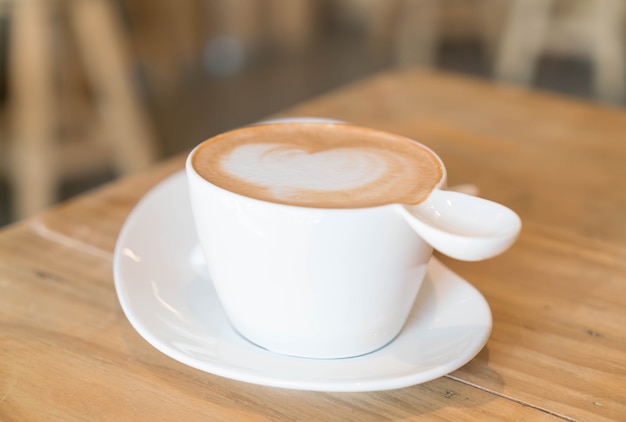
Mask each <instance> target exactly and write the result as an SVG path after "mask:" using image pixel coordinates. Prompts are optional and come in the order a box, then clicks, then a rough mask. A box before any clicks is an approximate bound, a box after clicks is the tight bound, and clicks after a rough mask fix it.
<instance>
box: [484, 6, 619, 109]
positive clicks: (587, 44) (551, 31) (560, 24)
mask: <svg viewBox="0 0 626 422" xmlns="http://www.w3.org/2000/svg"><path fill="white" fill-rule="evenodd" d="M625 13H626V2H624V1H623V0H567V1H564V2H559V1H557V0H512V3H511V8H510V11H509V16H508V20H507V23H506V25H505V30H504V33H503V37H502V43H501V45H500V49H499V53H498V55H497V57H496V61H495V71H494V73H495V76H496V77H497V78H498V79H501V80H505V81H511V82H516V83H519V84H529V83H530V82H531V81H532V79H533V77H534V75H535V72H536V70H537V65H538V62H539V59H540V58H541V56H542V55H543V54H545V53H548V54H555V55H561V56H566V57H578V58H584V59H588V60H590V61H591V64H592V66H593V71H594V73H593V86H594V92H595V95H596V96H597V97H598V98H599V99H602V100H606V101H610V102H624V99H626V39H625V34H624V26H625V24H626V20H625Z"/></svg>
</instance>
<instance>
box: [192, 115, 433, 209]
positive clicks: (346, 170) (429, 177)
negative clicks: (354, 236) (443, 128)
mask: <svg viewBox="0 0 626 422" xmlns="http://www.w3.org/2000/svg"><path fill="white" fill-rule="evenodd" d="M192 163H193V167H194V168H195V169H196V171H197V172H198V173H199V174H200V175H201V176H202V177H203V178H204V179H206V180H208V181H209V182H211V183H212V184H214V185H217V186H219V187H221V188H224V189H226V190H229V191H231V192H235V193H238V194H241V195H245V196H248V197H252V198H256V199H260V200H263V201H269V202H276V203H282V204H287V205H297V206H306V207H318V208H362V207H372V206H378V205H385V204H391V203H405V204H416V203H419V202H421V201H423V200H424V199H425V198H426V197H427V196H428V195H429V193H430V192H431V191H432V190H433V189H434V188H435V186H436V185H437V184H438V183H439V182H440V181H441V178H442V177H443V168H442V164H441V162H440V161H439V160H438V159H437V157H436V156H435V155H434V154H433V153H432V152H431V151H430V150H428V149H427V148H425V147H423V146H422V145H420V144H418V143H416V142H414V141H412V140H410V139H408V138H404V137H401V136H397V135H392V134H388V133H384V132H379V131H376V130H372V129H367V128H361V127H357V126H351V125H345V124H320V123H310V124H303V123H277V124H265V125H258V126H250V127H246V128H242V129H238V130H234V131H231V132H227V133H225V134H222V135H218V136H216V137H214V138H211V139H209V140H207V141H205V142H204V143H203V144H201V145H200V146H199V147H198V149H197V150H196V152H195V154H194V156H193V161H192Z"/></svg>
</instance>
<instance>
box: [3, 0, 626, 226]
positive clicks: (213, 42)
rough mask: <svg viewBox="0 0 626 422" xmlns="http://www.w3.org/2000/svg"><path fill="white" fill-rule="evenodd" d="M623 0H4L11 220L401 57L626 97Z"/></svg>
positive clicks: (572, 92)
mask: <svg viewBox="0 0 626 422" xmlns="http://www.w3.org/2000/svg"><path fill="white" fill-rule="evenodd" d="M625 3H626V0H177V1H172V0H0V226H1V225H4V224H8V223H10V222H12V221H15V220H18V219H20V218H23V217H25V216H28V215H31V214H33V213H36V212H37V211H39V210H41V209H43V208H45V207H47V206H50V205H51V204H53V203H55V202H57V201H59V200H62V199H67V198H70V197H72V196H74V195H77V194H79V193H81V192H83V191H85V190H88V189H91V188H93V187H96V186H98V185H100V184H102V183H105V182H108V181H110V180H113V179H115V178H116V177H119V176H122V175H125V174H129V173H132V172H136V171H140V170H141V169H143V168H145V167H147V166H149V165H150V164H151V163H153V162H156V161H159V160H163V159H166V158H167V157H170V156H172V155H175V154H178V153H182V152H183V151H186V150H188V149H189V148H191V147H192V146H193V145H195V144H197V143H199V142H200V141H202V140H204V139H205V138H207V137H210V136H212V135H214V134H216V133H219V132H221V131H224V130H227V129H230V128H233V127H235V126H238V125H243V124H247V123H250V122H252V121H255V120H258V119H262V118H264V117H266V116H268V115H271V114H273V113H276V112H278V111H280V110H283V109H285V108H287V107H289V106H291V105H294V104H296V103H298V102H301V101H304V100H306V99H308V98H311V97H314V96H317V95H320V94H322V93H324V92H326V91H329V90H332V89H334V88H337V87H340V86H342V85H345V84H349V83H352V82H354V81H357V80H359V79H361V78H363V77H365V76H367V75H370V74H373V73H376V72H379V71H383V70H390V69H394V68H398V67H403V66H422V67H430V68H436V69H441V70H444V71H448V72H457V73H462V74H468V75H473V76H476V77H479V78H485V79H490V80H493V81H495V82H497V83H511V84H517V85H522V86H528V87H532V88H537V89H542V90H546V91H552V92H557V93H560V94H565V95H569V96H574V97H577V98H582V99H585V100H587V101H597V102H604V103H607V104H610V106H612V107H614V106H616V107H622V106H623V105H624V104H625V96H626V95H625V92H626V87H625V85H626V71H625V66H626V63H625V54H626V47H625V46H626V42H625V34H624V20H625V13H626V12H625Z"/></svg>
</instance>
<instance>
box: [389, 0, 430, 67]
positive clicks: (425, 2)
mask: <svg viewBox="0 0 626 422" xmlns="http://www.w3.org/2000/svg"><path fill="white" fill-rule="evenodd" d="M440 7H441V4H440V0H404V7H403V8H402V9H401V12H400V13H401V16H400V21H399V24H398V39H397V49H396V61H397V63H398V64H399V65H412V64H417V65H424V66H432V65H433V64H434V62H435V57H436V49H437V46H438V44H439V22H438V20H439V12H440V10H439V8H440Z"/></svg>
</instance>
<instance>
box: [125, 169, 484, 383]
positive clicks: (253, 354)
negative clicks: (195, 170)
mask: <svg viewBox="0 0 626 422" xmlns="http://www.w3.org/2000/svg"><path fill="white" fill-rule="evenodd" d="M197 243H198V242H197V239H196V235H195V233H194V227H193V221H192V216H191V209H190V206H189V198H188V193H187V184H186V176H185V174H184V173H183V172H180V173H177V174H175V175H173V176H171V177H170V178H168V179H166V180H164V181H163V182H162V183H160V184H159V185H158V186H156V187H155V188H154V189H153V190H152V191H150V192H149V193H148V194H147V195H146V196H145V197H144V198H143V199H142V201H141V202H140V203H139V204H138V205H137V207H136V208H135V209H134V210H133V212H132V213H131V214H130V216H129V217H128V220H127V221H126V223H125V224H124V227H123V229H122V231H121V233H120V236H119V238H118V241H117V245H116V249H115V256H114V261H113V267H114V268H113V269H114V277H115V287H116V290H117V294H118V297H119V300H120V303H121V305H122V308H123V310H124V312H125V314H126V316H127V317H128V319H129V321H130V322H131V324H132V325H133V327H134V328H135V329H136V330H137V331H138V332H139V334H140V335H141V336H143V337H144V338H145V339H146V340H147V341H148V342H149V343H150V344H152V345H153V346H154V347H156V348H157V349H158V350H160V351H161V352H163V353H165V354H166V355H168V356H170V357H172V358H173V359H176V360H178V361H180V362H182V363H184V364H187V365H189V366H192V367H194V368H197V369H199V370H201V371H206V372H210V373H213V374H216V375H220V376H223V377H227V378H232V379H236V380H241V381H246V382H251V383H256V384H262V385H268V386H275V387H283V388H294V389H303V390H321V391H372V390H387V389H393V388H401V387H406V386H409V385H414V384H419V383H422V382H426V381H429V380H432V379H435V378H438V377H441V376H443V375H445V374H448V373H450V372H452V371H454V370H456V369H457V368H459V367H461V366H463V365H464V364H465V363H467V362H468V361H470V360H471V359H472V358H473V357H474V356H475V355H476V354H477V353H478V352H479V351H480V350H481V349H482V348H483V346H484V345H485V343H486V342H487V338H488V337H489V334H490V332H491V312H490V310H489V306H488V305H487V302H486V301H485V299H484V298H483V296H482V295H481V294H480V293H479V292H478V291H477V290H476V289H475V288H474V287H472V286H471V285H470V284H469V283H467V282H466V281H465V280H463V279H462V278H460V277H459V276H457V275H456V274H454V273H453V272H451V271H450V270H449V269H447V268H446V267H445V266H444V265H443V264H441V263H440V262H439V261H437V260H436V259H434V258H433V260H432V261H431V263H430V264H429V267H428V275H427V278H426V280H425V281H424V283H423V285H422V288H421V290H420V293H419V296H418V298H417V301H416V304H415V306H414V308H413V311H412V314H411V316H410V319H409V321H408V323H407V325H406V327H405V328H404V329H403V331H402V332H401V333H400V335H399V336H398V337H397V338H396V339H395V340H394V341H393V342H392V343H390V344H389V345H387V346H386V347H384V348H382V349H380V350H378V351H376V352H373V353H370V354H368V355H365V356H360V357H356V358H349V359H327V360H316V359H302V358H294V357H287V356H282V355H278V354H275V353H272V352H269V351H267V350H265V349H261V348H259V347H258V346H255V345H253V344H251V343H249V342H248V341H246V340H245V339H243V338H242V337H240V336H239V335H238V334H237V333H236V332H235V331H234V330H233V329H232V328H231V326H230V324H229V323H228V321H227V319H226V317H225V315H224V313H223V310H222V308H221V306H220V304H219V302H218V300H217V297H216V295H215V291H214V290H213V286H212V284H211V281H210V280H209V277H208V274H207V272H206V270H205V269H204V262H203V258H202V255H201V253H200V252H199V249H198V246H197ZM242 264H243V265H245V263H242Z"/></svg>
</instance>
